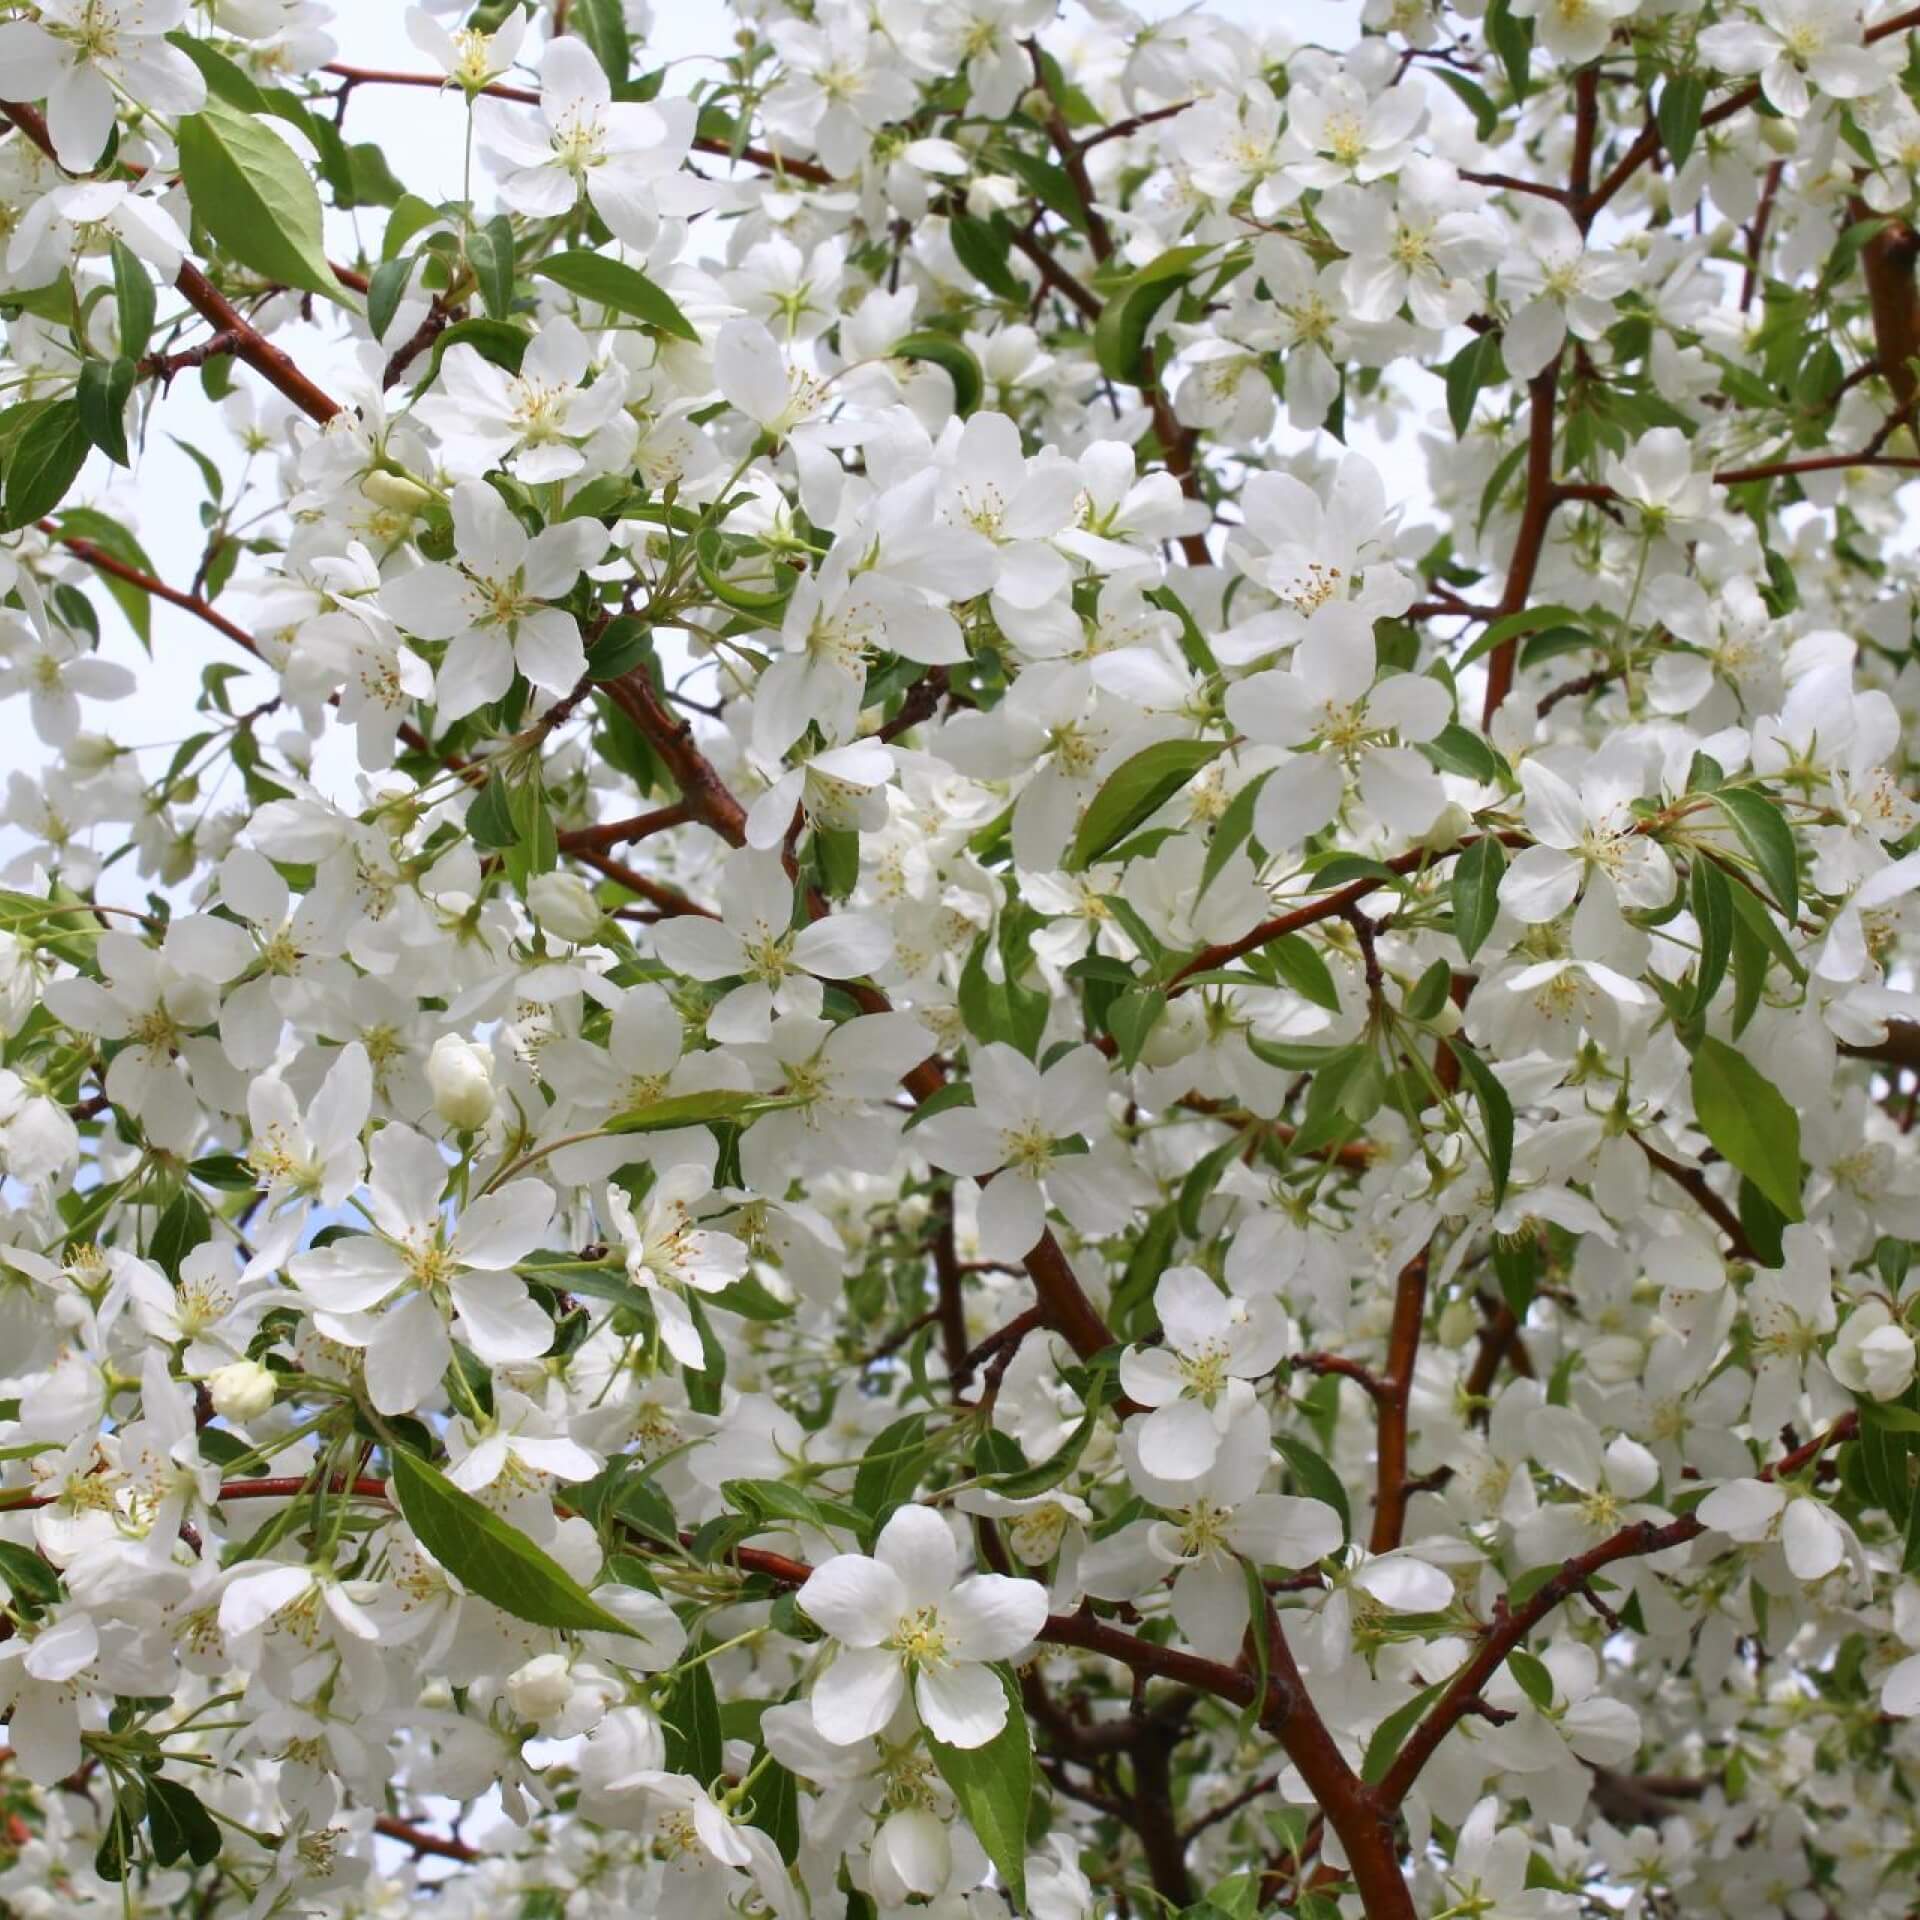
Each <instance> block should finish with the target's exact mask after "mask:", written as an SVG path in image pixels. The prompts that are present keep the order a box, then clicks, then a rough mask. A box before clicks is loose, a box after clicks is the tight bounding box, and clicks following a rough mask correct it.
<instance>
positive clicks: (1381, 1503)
mask: <svg viewBox="0 0 1920 1920" xmlns="http://www.w3.org/2000/svg"><path fill="white" fill-rule="evenodd" d="M1445 1057H1446V1059H1447V1060H1448V1061H1449V1062H1451V1060H1452V1059H1453V1056H1452V1055H1451V1054H1448V1055H1446V1056H1445ZM1426 1311H1427V1254H1426V1252H1425V1250H1424V1249H1423V1250H1422V1251H1421V1252H1419V1253H1416V1254H1415V1255H1414V1256H1413V1258H1412V1259H1411V1260H1409V1261H1408V1262H1407V1264H1406V1265H1405V1266H1404V1267H1403V1268H1402V1269H1401V1271H1400V1278H1399V1281H1398V1282H1397V1284H1396V1285H1395V1288H1394V1295H1393V1323H1392V1325H1391V1327H1390V1328H1389V1330H1388V1333H1387V1370H1386V1373H1385V1375H1384V1377H1383V1378H1382V1380H1381V1382H1380V1386H1381V1391H1380V1393H1379V1394H1378V1396H1377V1397H1376V1399H1375V1402H1374V1404H1375V1406H1376V1407H1377V1408H1378V1409H1379V1428H1378V1432H1377V1434H1376V1437H1375V1451H1376V1456H1377V1464H1376V1467H1375V1470H1374V1484H1375V1491H1374V1504H1373V1530H1372V1533H1371V1534H1370V1536H1369V1538H1368V1541H1367V1546H1368V1550H1369V1551H1370V1552H1373V1553H1391V1552H1392V1551H1393V1549H1394V1548H1395V1547H1397V1546H1398V1545H1399V1544H1400V1540H1401V1536H1402V1535H1403V1534H1404V1533H1405V1532H1406V1529H1407V1500H1408V1492H1409V1490H1408V1486H1407V1438H1408V1425H1409V1421H1408V1411H1409V1408H1410V1406H1411V1403H1412V1400H1413V1370H1414V1363H1415V1362H1416V1361H1417V1360H1418V1359H1419V1357H1420V1328H1421V1324H1422V1322H1423V1321H1424V1320H1425V1318H1426Z"/></svg>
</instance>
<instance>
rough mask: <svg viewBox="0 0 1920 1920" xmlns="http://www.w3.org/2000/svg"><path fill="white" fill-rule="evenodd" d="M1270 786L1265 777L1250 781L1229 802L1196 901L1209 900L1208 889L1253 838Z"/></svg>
mask: <svg viewBox="0 0 1920 1920" xmlns="http://www.w3.org/2000/svg"><path fill="white" fill-rule="evenodd" d="M1266 784H1267V775H1266V774H1264V773H1262V774H1258V775H1256V776H1255V777H1254V778H1253V779H1251V780H1249V781H1248V782H1247V784H1246V785H1245V786H1244V787H1242V788H1241V789H1240V791H1239V792H1238V793H1236V794H1235V795H1234V796H1233V798H1232V799H1231V800H1229V801H1228V802H1227V810H1226V812H1225V813H1223V814H1222V815H1221V816H1220V818H1219V819H1218V820H1217V821H1215V823H1214V828H1213V837H1212V838H1211V839H1210V840H1209V841H1208V842H1207V858H1206V863H1205V865H1203V866H1202V867H1201V869H1200V891H1199V893H1197V894H1196V895H1195V896H1194V898H1195V899H1196V900H1198V899H1201V898H1203V897H1204V896H1205V894H1206V891H1207V889H1208V888H1209V887H1210V886H1212V885H1213V883H1214V882H1215V881H1216V880H1217V879H1219V877H1220V872H1221V869H1222V868H1223V867H1225V866H1226V864H1227V862H1228V861H1229V860H1231V859H1232V858H1233V856H1234V855H1235V854H1236V853H1238V852H1239V851H1240V849H1241V847H1242V846H1243V845H1244V844H1245V843H1246V841H1247V840H1248V839H1249V838H1250V837H1251V836H1252V833H1253V810H1254V808H1255V807H1256V806H1257V805H1258V804H1259V801H1260V789H1261V788H1262V787H1264V786H1265V785H1266Z"/></svg>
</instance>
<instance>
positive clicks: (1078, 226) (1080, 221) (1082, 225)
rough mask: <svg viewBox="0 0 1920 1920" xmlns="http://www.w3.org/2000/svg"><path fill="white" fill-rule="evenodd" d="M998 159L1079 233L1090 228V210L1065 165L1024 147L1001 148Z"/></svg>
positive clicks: (996, 151) (998, 151) (1044, 203)
mask: <svg viewBox="0 0 1920 1920" xmlns="http://www.w3.org/2000/svg"><path fill="white" fill-rule="evenodd" d="M995 158H996V159H998V160H1000V161H1003V162H1004V163H1005V165H1006V168H1007V171H1008V172H1009V173H1015V174H1018V175H1019V176H1020V179H1021V180H1022V181H1023V182H1024V183H1025V185H1026V189H1027V191H1028V192H1029V193H1030V194H1032V195H1033V197H1034V198H1035V199H1036V200H1038V201H1039V202H1040V204H1041V205H1042V206H1044V207H1046V208H1047V209H1048V210H1049V211H1050V212H1053V213H1057V214H1058V215H1059V216H1060V218H1061V219H1062V220H1064V221H1065V222H1066V223H1067V224H1068V226H1070V227H1072V228H1074V229H1075V230H1076V231H1077V232H1080V233H1085V232H1086V231H1087V224H1088V222H1087V209H1086V207H1085V205H1084V204H1083V203H1082V202H1081V199H1080V196H1079V194H1078V193H1077V192H1076V191H1075V190H1074V185H1073V181H1072V180H1071V179H1070V178H1069V177H1068V175H1067V172H1066V170H1065V168H1063V167H1056V166H1055V165H1053V163H1052V162H1051V161H1047V160H1042V159H1041V158H1040V157H1039V155H1038V154H1033V153H1028V152H1027V151H1026V150H1025V149H1024V148H1021V147H1012V146H1008V147H1000V148H997V149H996V150H995Z"/></svg>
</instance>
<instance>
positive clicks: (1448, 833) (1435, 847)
mask: <svg viewBox="0 0 1920 1920" xmlns="http://www.w3.org/2000/svg"><path fill="white" fill-rule="evenodd" d="M1472 828H1473V815H1472V814H1470V813H1469V812H1468V811H1467V810H1466V808H1465V807H1463V806H1462V805H1461V804H1460V803H1459V801H1457V800H1449V801H1448V802H1447V804H1446V805H1445V806H1444V807H1442V808H1441V809H1440V812H1439V815H1438V817H1437V818H1436V819H1435V820H1434V823H1433V825H1432V826H1430V827H1429V828H1428V829H1427V830H1426V832H1425V833H1423V834H1422V835H1421V836H1420V844H1421V845H1422V846H1423V847H1425V848H1426V850H1427V851H1428V852H1429V853H1451V852H1452V851H1453V849H1454V848H1455V847H1457V846H1458V845H1459V844H1460V842H1461V840H1462V839H1463V838H1464V837H1465V836H1466V835H1467V834H1468V833H1469V832H1471V831H1472Z"/></svg>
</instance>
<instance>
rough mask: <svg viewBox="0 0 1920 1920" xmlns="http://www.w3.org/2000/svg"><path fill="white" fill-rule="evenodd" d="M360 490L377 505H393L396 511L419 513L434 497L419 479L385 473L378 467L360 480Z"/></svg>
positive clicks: (400, 474)
mask: <svg viewBox="0 0 1920 1920" xmlns="http://www.w3.org/2000/svg"><path fill="white" fill-rule="evenodd" d="M360 491H361V492H362V493H364V494H365V495H366V496H367V498H368V499H369V500H371V501H372V502H373V503H374V505H375V506H378V507H392V508H393V509H394V511H395V512H396V513H418V512H419V511H420V509H421V508H422V507H424V506H426V505H427V504H428V502H430V501H431V500H432V498H433V495H432V494H430V493H429V492H428V491H427V490H426V488H425V487H423V486H422V485H421V484H420V482H419V481H418V480H409V479H408V478H407V476H406V475H405V474H404V473H385V472H382V471H380V470H378V469H376V470H375V471H374V472H372V473H370V474H368V475H367V476H366V478H365V479H363V480H362V481H361V482H360Z"/></svg>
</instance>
